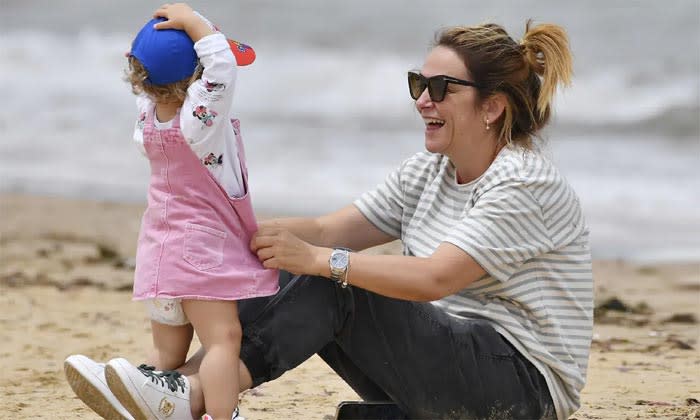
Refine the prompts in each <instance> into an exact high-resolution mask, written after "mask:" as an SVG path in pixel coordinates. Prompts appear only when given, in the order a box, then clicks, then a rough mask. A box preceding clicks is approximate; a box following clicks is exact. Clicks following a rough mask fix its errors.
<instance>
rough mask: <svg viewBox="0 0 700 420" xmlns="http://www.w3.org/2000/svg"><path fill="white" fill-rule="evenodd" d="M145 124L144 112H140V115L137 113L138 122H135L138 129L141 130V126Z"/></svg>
mask: <svg viewBox="0 0 700 420" xmlns="http://www.w3.org/2000/svg"><path fill="white" fill-rule="evenodd" d="M145 124H146V113H145V112H142V113H141V115H139V119H138V122H137V123H136V126H137V127H138V128H139V130H141V131H143V126H144V125H145Z"/></svg>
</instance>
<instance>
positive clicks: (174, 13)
mask: <svg viewBox="0 0 700 420" xmlns="http://www.w3.org/2000/svg"><path fill="white" fill-rule="evenodd" d="M153 17H163V18H166V19H167V20H166V21H163V22H158V23H156V24H155V25H154V28H156V29H179V30H183V31H185V32H187V35H189V37H190V38H192V41H194V42H197V41H199V40H200V39H201V38H203V37H205V36H207V35H211V34H213V33H214V31H213V30H212V29H211V28H210V27H209V25H208V24H207V23H206V22H205V21H204V20H202V19H201V18H200V17H199V16H198V15H197V14H196V13H195V12H194V10H192V8H191V7H190V6H188V5H186V4H185V3H175V4H170V3H166V4H164V5H162V6H160V8H159V9H158V10H156V11H155V12H153Z"/></svg>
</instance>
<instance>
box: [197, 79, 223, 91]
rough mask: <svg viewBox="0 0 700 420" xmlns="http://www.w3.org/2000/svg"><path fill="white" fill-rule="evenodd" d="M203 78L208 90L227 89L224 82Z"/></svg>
mask: <svg viewBox="0 0 700 420" xmlns="http://www.w3.org/2000/svg"><path fill="white" fill-rule="evenodd" d="M202 80H203V81H204V87H205V88H206V89H207V92H214V91H218V90H224V89H226V85H225V84H223V83H216V82H210V81H209V80H204V79H202Z"/></svg>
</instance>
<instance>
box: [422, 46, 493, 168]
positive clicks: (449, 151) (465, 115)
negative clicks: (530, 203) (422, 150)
mask: <svg viewBox="0 0 700 420" xmlns="http://www.w3.org/2000/svg"><path fill="white" fill-rule="evenodd" d="M420 72H421V74H422V75H423V76H425V77H432V76H437V75H446V76H451V77H455V78H457V79H462V80H472V79H471V75H470V74H469V72H468V71H467V69H466V68H465V66H464V63H463V62H462V60H461V59H460V58H459V56H458V55H457V53H456V52H454V51H453V50H452V49H450V48H447V47H444V46H437V47H435V48H433V49H432V51H431V52H430V53H429V54H428V56H427V57H426V59H425V63H424V64H423V68H422V69H421V71H420ZM477 99H478V92H477V90H476V89H475V88H473V87H471V86H462V85H458V84H454V83H448V84H447V93H446V94H445V98H444V99H443V100H442V101H441V102H433V101H432V100H431V99H430V95H429V94H428V89H425V91H423V93H422V94H421V95H420V97H419V98H418V99H417V100H416V109H417V110H418V112H419V113H420V114H421V117H423V121H424V122H425V147H426V149H427V150H428V151H430V152H433V153H440V154H444V155H446V156H448V157H451V156H454V155H455V154H456V153H459V152H460V151H461V150H468V149H469V147H470V144H473V142H474V141H476V135H477V134H478V133H481V130H483V129H484V121H483V117H481V116H480V115H479V112H477V107H476V104H477Z"/></svg>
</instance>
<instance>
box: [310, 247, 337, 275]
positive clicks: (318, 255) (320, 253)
mask: <svg viewBox="0 0 700 420" xmlns="http://www.w3.org/2000/svg"><path fill="white" fill-rule="evenodd" d="M331 252H333V249H331V248H324V247H315V252H314V254H315V257H314V274H315V275H317V276H321V277H327V278H330V276H331V268H330V265H329V264H328V260H330V258H331Z"/></svg>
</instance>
